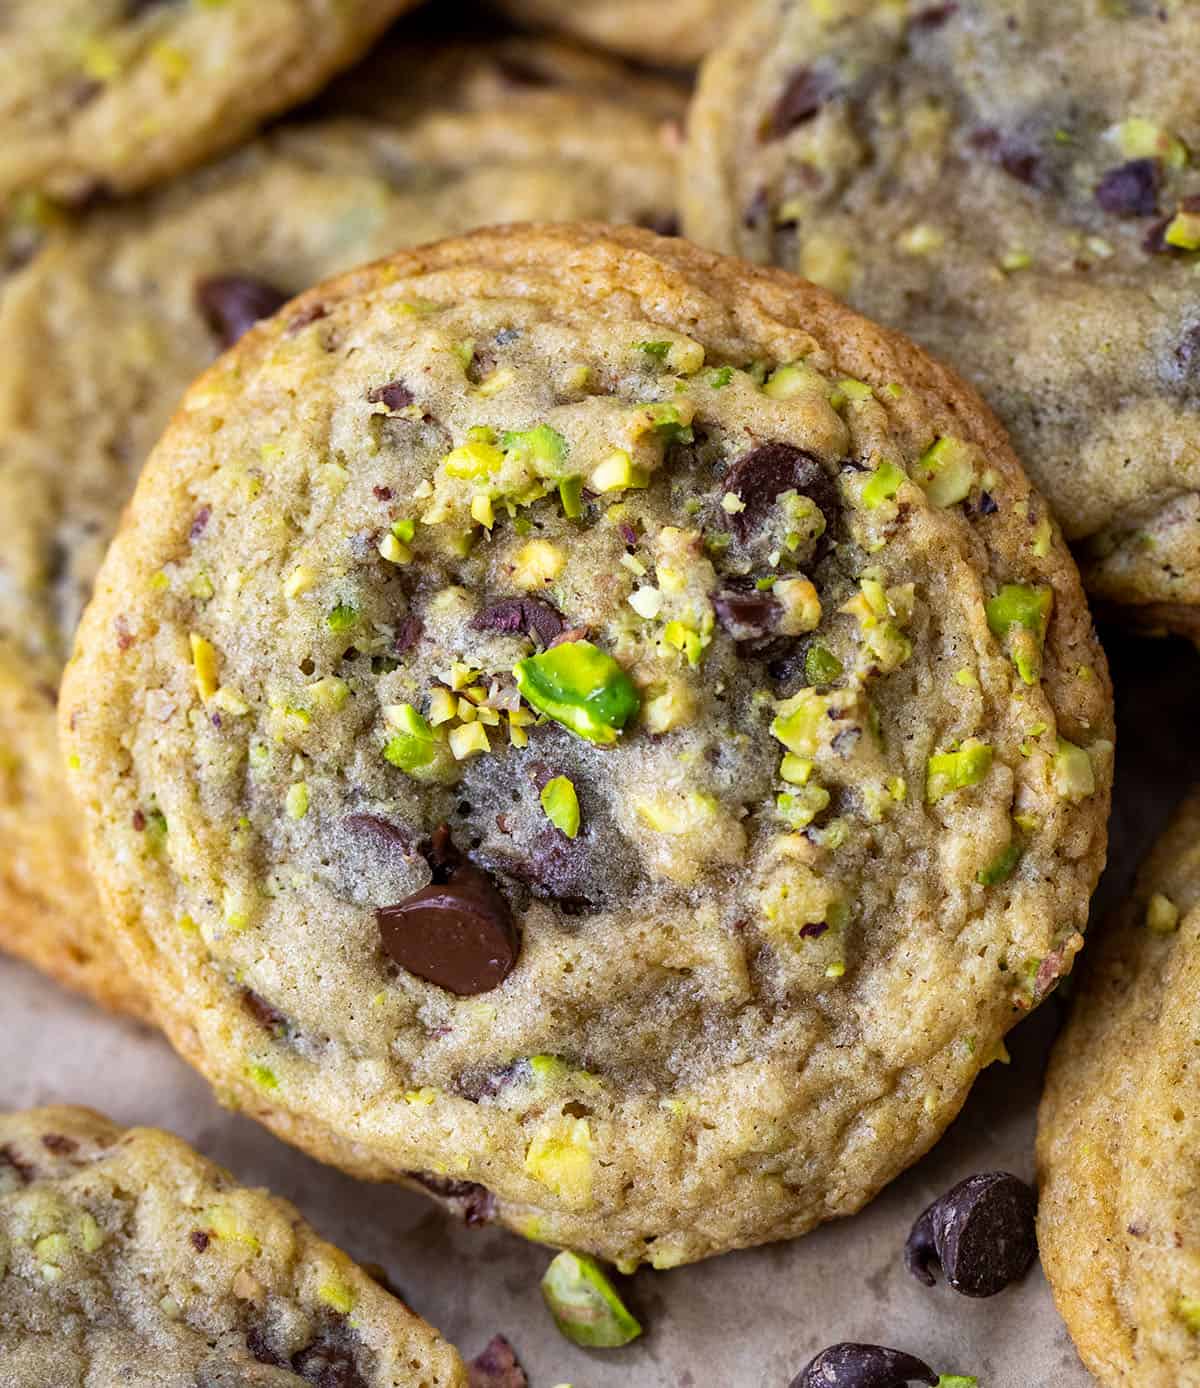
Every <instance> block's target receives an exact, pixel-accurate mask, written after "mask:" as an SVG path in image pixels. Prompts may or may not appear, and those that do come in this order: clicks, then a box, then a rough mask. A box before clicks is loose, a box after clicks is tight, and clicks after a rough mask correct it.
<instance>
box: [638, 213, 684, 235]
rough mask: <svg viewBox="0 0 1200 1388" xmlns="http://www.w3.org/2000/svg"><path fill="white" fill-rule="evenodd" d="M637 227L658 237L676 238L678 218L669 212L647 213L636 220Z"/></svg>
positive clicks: (678, 228)
mask: <svg viewBox="0 0 1200 1388" xmlns="http://www.w3.org/2000/svg"><path fill="white" fill-rule="evenodd" d="M637 225H638V226H640V227H645V228H646V230H647V231H656V232H658V234H659V235H660V236H678V235H679V232H680V227H679V218H678V217H676V216H674V215H673V214H671V213H669V212H647V213H645V214H644V215H643V216H641V217H639V218H638V219H637Z"/></svg>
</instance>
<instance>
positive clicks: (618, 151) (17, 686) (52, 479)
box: [0, 42, 682, 1013]
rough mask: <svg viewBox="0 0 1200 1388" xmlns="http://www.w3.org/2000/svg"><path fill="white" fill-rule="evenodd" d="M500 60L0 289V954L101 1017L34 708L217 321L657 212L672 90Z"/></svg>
mask: <svg viewBox="0 0 1200 1388" xmlns="http://www.w3.org/2000/svg"><path fill="white" fill-rule="evenodd" d="M520 49H521V53H520V56H522V58H523V61H525V62H526V64H530V63H536V64H537V65H538V66H539V70H545V71H546V72H547V73H553V74H554V81H553V83H551V82H550V81H549V78H547V81H546V82H545V83H538V84H533V85H531V84H530V83H528V82H527V81H523V80H517V79H513V78H510V77H509V76H506V69H507V66H510V65H511V62H512V61H514V60H515V59H514V58H513V57H512V56H511V54H509V53H508V50H507V49H505V48H504V47H501V48H500V49H498V50H496V51H493V50H490V49H478V48H475V49H467V48H454V49H448V50H444V51H440V52H439V53H437V54H434V55H433V58H432V60H431V61H432V62H434V63H436V64H437V65H438V66H439V70H440V71H441V72H442V74H443V78H444V80H443V81H442V82H441V84H440V87H439V90H440V94H441V96H440V105H439V104H432V102H433V92H432V90H431V91H430V92H429V93H428V94H427V95H428V99H427V101H426V102H424V103H423V104H422V106H421V107H420V108H419V110H418V109H417V108H404V107H399V106H398V107H397V109H396V111H395V112H394V116H395V119H394V120H390V121H388V122H387V123H383V122H382V121H380V120H374V121H363V120H354V121H352V120H340V121H338V120H334V119H332V118H331V119H328V120H325V121H323V122H321V123H319V124H316V125H312V126H298V127H292V128H285V129H281V130H279V131H278V132H276V133H275V134H274V135H272V136H271V137H268V138H264V139H262V140H260V141H259V142H257V143H256V144H254V145H253V146H251V147H250V148H248V149H246V150H244V151H242V152H241V153H239V154H238V155H236V156H233V157H231V158H230V159H227V160H225V161H224V162H222V163H220V164H218V165H215V166H213V167H212V168H210V169H207V170H205V171H203V172H202V173H199V174H196V175H193V176H191V177H189V178H187V179H185V180H183V181H182V182H177V183H176V184H174V185H172V186H171V187H169V188H167V189H165V190H162V191H160V192H157V193H155V194H153V195H151V196H148V197H146V198H144V199H142V200H140V201H138V202H136V203H133V204H130V205H128V206H126V207H122V208H120V209H115V210H111V211H107V212H104V213H103V214H98V215H95V216H93V217H91V218H89V219H88V220H87V221H86V223H85V224H84V225H83V226H82V227H81V228H80V229H78V230H77V231H75V232H73V233H64V234H62V235H60V236H58V237H56V238H54V243H53V244H52V245H50V246H48V247H47V248H46V249H45V250H44V251H43V252H42V254H41V255H40V256H39V257H38V259H37V260H36V261H35V262H34V263H33V264H32V265H30V266H28V267H27V268H26V269H25V270H24V271H23V272H22V273H21V274H19V275H17V276H14V277H13V278H12V279H11V280H10V281H9V283H8V291H7V293H6V295H5V300H4V303H3V306H2V307H0V337H2V338H3V340H4V341H6V342H10V343H19V344H20V350H19V351H16V350H14V351H9V352H6V353H5V354H4V356H3V360H0V511H2V512H3V514H4V516H5V517H6V520H5V545H4V548H3V552H2V553H0V836H2V837H3V839H4V842H5V853H4V855H3V859H2V861H0V945H2V946H3V947H4V948H6V949H9V950H11V951H13V952H15V953H18V954H20V955H22V956H23V957H25V958H28V959H31V960H32V961H33V962H34V963H36V964H38V965H39V966H40V967H41V968H43V969H46V970H47V971H48V972H50V973H51V974H53V975H54V976H55V977H57V978H59V979H60V980H61V981H63V982H66V983H69V984H71V985H72V986H75V987H78V988H82V989H84V990H85V991H87V992H89V993H91V994H92V995H93V996H96V997H98V998H99V999H100V1000H101V1001H103V1002H105V1003H107V1004H108V1005H110V1006H117V1007H120V1008H122V1009H124V1010H127V1011H135V1012H143V1013H144V1012H145V1008H144V1006H143V1005H142V999H141V997H140V994H139V993H138V991H137V990H136V989H135V988H133V987H132V986H131V984H130V982H129V978H128V975H127V973H126V972H125V970H124V968H123V967H122V966H121V964H120V961H119V959H118V958H117V957H116V956H115V955H114V953H113V951H112V950H111V948H109V947H108V946H107V945H106V943H105V941H104V937H103V932H102V929H101V926H100V922H99V915H98V911H97V907H96V903H95V898H94V895H93V893H92V890H91V886H90V884H89V882H88V881H87V878H86V875H85V874H84V873H83V871H82V870H81V867H80V852H79V845H78V833H77V830H76V827H75V825H74V822H73V818H72V816H71V814H70V813H69V811H68V805H67V801H66V798H65V797H64V795H63V790H62V782H61V778H60V773H59V761H58V756H57V751H56V747H55V736H54V729H53V718H54V698H55V691H56V689H57V685H58V677H59V672H60V670H61V666H62V661H63V659H64V658H65V655H66V653H67V651H68V650H69V647H70V642H71V638H72V635H73V632H74V629H75V622H76V620H77V618H78V615H79V612H80V610H81V608H82V606H83V603H84V602H85V601H86V598H87V595H88V592H89V590H90V586H91V581H92V577H93V575H94V574H95V571H96V567H97V565H98V564H99V561H100V557H101V555H102V554H103V552H104V548H105V546H106V545H107V543H108V540H109V537H110V536H111V534H112V532H113V530H114V529H115V527H116V523H117V517H118V515H119V512H120V508H121V507H122V506H123V505H124V503H125V502H126V500H127V499H128V496H129V494H130V492H131V491H132V489H133V482H134V479H135V478H136V476H137V473H138V470H139V469H140V467H141V464H142V461H143V459H144V458H145V456H146V454H147V452H148V451H149V449H150V447H151V445H152V444H153V442H154V440H155V439H156V438H157V437H158V435H159V434H160V433H161V431H162V429H163V427H164V425H165V424H166V422H167V420H168V418H169V417H170V414H171V411H172V409H173V408H174V406H175V404H176V403H177V400H178V398H179V396H180V395H181V394H182V393H183V391H184V389H185V387H186V386H187V385H188V383H189V382H190V381H191V380H192V379H193V378H194V377H195V376H196V375H197V374H198V373H199V372H200V371H202V370H203V369H204V368H205V367H206V366H207V365H208V364H209V363H210V362H211V361H212V360H213V358H214V357H215V356H216V355H217V353H218V352H219V350H220V347H221V342H222V339H223V337H225V336H227V335H228V333H227V331H226V327H227V325H223V323H222V321H221V318H222V314H224V316H225V317H230V315H232V318H231V321H233V323H234V327H236V326H238V325H241V326H244V324H245V323H246V322H248V321H249V319H250V318H252V317H253V316H254V313H255V312H256V311H257V312H261V311H264V310H265V311H268V312H269V311H270V309H271V308H273V307H275V306H276V304H277V303H278V302H280V301H281V299H282V298H283V297H287V296H289V295H291V294H294V293H296V292H298V291H299V290H301V289H304V288H307V287H308V286H309V285H311V284H314V283H316V282H317V281H318V280H321V279H323V278H325V277H326V276H328V275H330V274H332V273H334V272H335V271H339V270H343V269H346V268H348V267H349V266H351V265H353V264H357V263H359V262H361V261H365V260H369V259H371V258H372V257H374V256H377V255H382V254H384V253H385V252H387V251H390V250H392V249H394V248H395V247H396V246H397V245H411V244H414V243H417V242H421V241H425V240H430V239H433V238H436V237H438V236H442V235H445V234H448V233H450V232H455V231H464V230H467V229H468V228H470V227H472V226H475V225H477V224H478V223H480V222H482V221H486V220H489V219H491V218H499V219H501V220H506V219H508V220H522V219H528V218H545V217H553V216H559V215H574V216H579V217H602V218H613V219H616V220H626V219H628V220H637V219H639V218H642V219H644V220H646V221H649V222H651V223H653V224H655V225H660V224H666V223H668V222H669V221H670V219H671V217H672V216H673V207H674V153H673V145H672V143H671V127H670V124H669V122H667V121H666V119H665V118H666V117H667V115H668V113H669V112H670V110H671V109H672V107H673V108H674V110H675V112H676V113H678V112H679V111H680V110H681V105H682V98H681V96H680V95H679V93H678V92H676V91H675V90H674V89H669V88H667V87H665V86H664V85H663V84H661V83H659V82H657V81H653V80H650V79H647V80H646V81H645V82H644V83H643V82H642V81H641V80H640V79H636V78H632V77H631V76H630V75H629V74H628V73H627V71H626V70H625V69H624V68H623V67H622V66H621V65H620V64H618V63H616V62H613V61H609V60H605V59H596V58H589V59H582V58H580V59H579V61H578V62H576V61H575V58H574V55H573V53H572V51H571V50H566V49H563V48H562V47H560V46H555V45H542V44H534V43H531V42H525V43H523V44H521V45H520ZM427 67H428V64H427V63H426V62H425V50H423V49H421V50H415V49H414V50H411V51H410V50H394V51H393V54H392V59H391V63H390V68H391V70H392V71H393V74H394V76H395V79H396V81H397V84H398V85H399V86H400V88H401V89H407V87H408V85H409V83H408V82H407V80H402V79H404V74H405V73H407V72H409V71H412V72H414V73H415V72H418V71H424V70H426V68H427ZM603 74H608V76H607V77H604V76H603ZM602 87H606V88H607V90H608V92H609V94H608V95H607V96H606V95H604V94H603V92H602V91H601V88H602ZM619 89H623V90H624V91H625V92H626V96H625V97H624V98H623V99H622V101H621V102H620V103H619V102H618V100H617V99H616V93H617V91H618V90H619ZM364 90H369V84H368V87H366V88H365V89H364ZM639 93H642V94H644V96H639V95H638V94H639ZM585 116H589V117H591V118H594V119H595V120H596V122H597V126H596V128H592V127H590V126H589V125H588V124H587V123H586V121H585ZM230 277H232V282H228V281H229V279H230ZM206 284H207V285H209V286H210V287H209V289H208V291H207V292H206V293H202V292H201V290H202V288H203V286H205V285H206ZM213 284H216V285H217V286H218V289H219V292H217V291H214V290H213V288H212V285H213ZM239 286H240V288H239ZM214 315H215V318H214ZM197 581H198V584H199V587H200V590H201V591H202V590H203V588H204V583H203V580H197ZM157 823H158V821H157V820H156V819H155V818H154V817H153V816H151V817H150V818H149V819H147V821H146V825H147V831H148V832H149V833H150V834H151V835H152V836H153V834H154V833H155V832H156V826H157Z"/></svg>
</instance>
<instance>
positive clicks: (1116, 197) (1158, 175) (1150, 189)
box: [1096, 159, 1162, 217]
mask: <svg viewBox="0 0 1200 1388" xmlns="http://www.w3.org/2000/svg"><path fill="white" fill-rule="evenodd" d="M1161 181H1162V166H1161V165H1160V164H1159V162H1158V160H1157V159H1131V160H1130V161H1129V163H1127V164H1120V165H1118V166H1117V168H1115V169H1109V171H1108V172H1107V173H1106V174H1105V175H1104V177H1103V178H1102V179H1101V180H1100V182H1099V183H1098V184H1097V185H1096V201H1097V202H1098V203H1099V204H1100V206H1101V207H1102V208H1103V209H1104V210H1105V212H1111V213H1112V215H1113V216H1114V217H1157V216H1158V189H1159V185H1160V183H1161Z"/></svg>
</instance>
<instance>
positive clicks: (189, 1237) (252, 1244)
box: [0, 1108, 467, 1388]
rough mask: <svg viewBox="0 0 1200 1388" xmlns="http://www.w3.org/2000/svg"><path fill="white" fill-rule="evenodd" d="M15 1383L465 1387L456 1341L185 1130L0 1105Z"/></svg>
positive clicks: (0, 1341)
mask: <svg viewBox="0 0 1200 1388" xmlns="http://www.w3.org/2000/svg"><path fill="white" fill-rule="evenodd" d="M0 1382H3V1383H4V1388H47V1386H48V1385H50V1384H53V1385H54V1388H110V1386H111V1385H116V1384H122V1385H126V1386H127V1388H304V1385H306V1384H310V1385H326V1384H330V1385H331V1384H338V1385H340V1386H341V1388H466V1384H467V1375H466V1371H465V1370H464V1368H463V1365H462V1361H461V1360H460V1359H459V1357H458V1355H457V1354H456V1353H455V1351H454V1349H453V1348H452V1347H451V1346H450V1345H448V1344H447V1343H446V1342H445V1340H443V1339H442V1337H441V1336H440V1335H439V1334H438V1333H437V1331H435V1330H433V1329H432V1328H431V1327H430V1326H428V1325H427V1324H426V1323H425V1322H424V1321H423V1320H421V1318H420V1317H419V1316H417V1315H416V1314H414V1313H413V1312H412V1311H410V1310H409V1308H408V1307H407V1306H405V1304H404V1303H403V1302H402V1301H400V1300H398V1299H397V1298H396V1297H395V1296H393V1295H392V1294H391V1293H390V1292H387V1291H385V1290H384V1289H383V1287H381V1286H380V1285H379V1284H378V1283H377V1282H375V1281H373V1280H372V1278H371V1277H370V1276H368V1274H367V1273H365V1272H364V1271H363V1270H362V1268H360V1267H358V1266H356V1264H354V1263H353V1262H351V1260H350V1259H349V1258H348V1257H347V1256H346V1255H345V1254H344V1253H343V1252H341V1250H340V1249H337V1248H334V1247H332V1246H331V1245H330V1244H327V1243H325V1242H324V1241H323V1240H322V1239H320V1238H319V1237H318V1236H317V1234H316V1233H315V1231H314V1230H313V1229H311V1228H310V1227H309V1226H308V1225H307V1224H306V1223H305V1222H304V1220H303V1219H302V1218H301V1216H300V1213H299V1211H297V1210H296V1209H294V1208H293V1207H292V1206H291V1205H289V1204H288V1203H287V1201H285V1200H280V1199H278V1198H277V1197H276V1196H274V1195H271V1194H270V1193H269V1192H268V1191H265V1190H249V1189H247V1188H246V1187H244V1186H239V1185H238V1184H237V1183H236V1182H235V1181H234V1179H233V1177H232V1176H231V1175H230V1174H229V1173H228V1172H227V1171H223V1170H222V1169H221V1168H220V1167H219V1166H216V1165H215V1164H214V1163H212V1162H210V1161H206V1160H205V1159H204V1158H203V1157H201V1156H200V1155H199V1154H198V1153H196V1152H194V1151H193V1150H192V1149H191V1148H190V1147H189V1146H188V1145H187V1144H186V1143H185V1142H182V1141H180V1139H179V1138H177V1137H173V1136H172V1135H171V1134H170V1133H165V1132H160V1131H158V1130H157V1129H154V1128H128V1129H123V1128H119V1127H117V1126H116V1124H114V1123H110V1122H109V1121H108V1120H107V1119H106V1118H102V1117H101V1116H100V1115H99V1114H97V1113H93V1112H92V1111H91V1110H89V1109H81V1108H44V1109H31V1110H29V1111H28V1112H25V1113H6V1114H0Z"/></svg>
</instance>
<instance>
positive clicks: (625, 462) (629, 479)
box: [588, 448, 649, 493]
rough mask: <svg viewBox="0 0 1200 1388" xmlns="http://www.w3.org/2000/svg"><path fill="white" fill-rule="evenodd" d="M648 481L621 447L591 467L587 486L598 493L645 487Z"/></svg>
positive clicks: (643, 472) (641, 470) (642, 471)
mask: <svg viewBox="0 0 1200 1388" xmlns="http://www.w3.org/2000/svg"><path fill="white" fill-rule="evenodd" d="M648 481H649V479H648V478H647V476H646V473H645V471H644V470H643V469H642V468H637V467H634V465H633V459H632V458H631V457H630V456H629V454H628V453H626V451H625V450H624V449H623V448H617V449H614V450H613V452H611V453H610V454H609V455H608V456H607V457H606V458H603V459H601V461H600V462H599V463H597V464H596V466H595V467H594V468H593V469H592V471H591V474H590V476H589V477H588V487H589V489H590V490H591V491H593V492H598V493H604V492H621V491H625V490H627V489H629V488H633V487H645V486H646V485H647V483H648Z"/></svg>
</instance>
